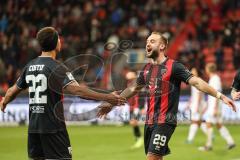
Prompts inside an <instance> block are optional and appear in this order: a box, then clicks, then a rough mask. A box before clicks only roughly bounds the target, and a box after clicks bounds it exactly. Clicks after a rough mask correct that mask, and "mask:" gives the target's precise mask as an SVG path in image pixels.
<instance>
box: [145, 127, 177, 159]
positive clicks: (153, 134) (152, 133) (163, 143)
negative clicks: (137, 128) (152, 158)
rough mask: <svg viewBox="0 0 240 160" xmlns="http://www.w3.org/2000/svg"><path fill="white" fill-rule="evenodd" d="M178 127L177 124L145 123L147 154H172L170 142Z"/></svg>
mask: <svg viewBox="0 0 240 160" xmlns="http://www.w3.org/2000/svg"><path fill="white" fill-rule="evenodd" d="M175 128H176V125H170V124H158V125H147V124H146V125H145V128H144V147H145V153H146V155H147V154H148V153H151V154H154V155H158V156H165V155H167V154H170V149H169V147H168V142H169V140H170V138H171V136H172V134H173V132H174V130H175Z"/></svg>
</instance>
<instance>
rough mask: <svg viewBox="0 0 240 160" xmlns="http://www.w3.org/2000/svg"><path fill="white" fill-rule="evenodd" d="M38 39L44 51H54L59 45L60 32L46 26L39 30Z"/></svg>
mask: <svg viewBox="0 0 240 160" xmlns="http://www.w3.org/2000/svg"><path fill="white" fill-rule="evenodd" d="M37 40H38V42H39V44H40V46H41V48H42V51H45V52H48V51H52V50H54V49H55V48H56V47H57V42H58V32H57V31H56V30H55V29H54V28H53V27H44V28H42V29H41V30H40V31H38V33H37Z"/></svg>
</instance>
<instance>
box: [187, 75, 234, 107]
mask: <svg viewBox="0 0 240 160" xmlns="http://www.w3.org/2000/svg"><path fill="white" fill-rule="evenodd" d="M188 83H189V84H190V85H192V86H194V87H196V88H197V89H199V90H200V91H202V92H204V93H207V94H209V95H211V96H213V97H216V98H218V99H221V100H222V101H223V102H224V103H225V104H227V105H228V106H229V107H231V108H232V109H233V110H234V111H235V112H236V106H235V104H234V103H233V101H232V100H231V99H230V98H228V97H227V96H225V95H224V94H222V93H220V92H218V91H216V90H215V89H214V88H212V87H211V86H209V85H208V84H207V83H206V82H205V81H204V80H202V79H201V78H198V77H195V76H193V77H192V78H190V79H189V81H188Z"/></svg>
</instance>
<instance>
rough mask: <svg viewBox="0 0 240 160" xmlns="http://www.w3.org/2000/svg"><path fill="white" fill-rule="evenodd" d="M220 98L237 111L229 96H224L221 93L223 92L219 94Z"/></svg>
mask: <svg viewBox="0 0 240 160" xmlns="http://www.w3.org/2000/svg"><path fill="white" fill-rule="evenodd" d="M221 99H222V101H223V102H224V103H225V104H226V105H228V106H229V107H231V108H232V110H233V111H234V112H236V111H237V110H236V106H235V104H234V102H233V100H231V99H230V98H228V97H227V96H225V95H223V94H222V95H221Z"/></svg>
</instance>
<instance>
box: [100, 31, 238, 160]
mask: <svg viewBox="0 0 240 160" xmlns="http://www.w3.org/2000/svg"><path fill="white" fill-rule="evenodd" d="M167 44H168V41H167V39H166V38H165V37H164V36H163V35H162V34H160V33H158V32H152V34H151V35H150V36H149V37H148V38H147V42H146V56H147V58H151V60H152V62H151V63H148V64H146V65H145V66H144V68H143V70H142V72H141V73H140V75H139V77H138V79H137V81H136V83H134V84H132V85H131V86H130V87H128V88H126V89H125V90H124V91H123V92H122V93H121V96H123V97H125V98H127V99H128V98H130V97H132V96H133V95H135V94H136V93H137V92H138V91H140V90H141V89H142V88H143V87H146V88H147V90H148V108H147V115H146V116H147V118H146V122H145V123H146V124H145V135H144V143H145V144H144V145H145V153H146V154H147V159H148V160H162V159H163V156H165V155H167V154H169V153H170V149H169V148H168V142H169V140H170V138H171V136H172V134H173V132H174V130H175V127H176V124H177V111H178V103H179V95H180V86H181V82H185V83H187V84H190V85H193V86H195V87H196V88H197V89H199V90H200V91H202V92H205V93H208V94H210V95H211V96H213V97H216V98H218V99H221V100H222V101H223V102H224V103H226V104H227V105H228V106H229V107H231V108H232V109H233V110H236V106H235V105H234V103H233V101H232V100H231V99H229V98H228V97H226V96H225V95H223V94H222V93H220V92H217V91H216V90H215V89H213V88H212V87H210V86H209V85H208V84H207V83H206V82H205V81H203V80H202V79H200V78H198V77H195V76H193V75H192V74H191V72H190V71H189V70H188V69H186V68H185V67H184V65H182V64H181V63H179V62H177V61H174V60H172V59H170V58H168V57H167V56H166V48H167ZM99 107H100V111H99V113H98V116H99V117H101V116H103V115H105V114H107V113H108V112H109V111H110V110H111V109H112V107H113V105H111V104H109V103H103V104H102V105H100V106H99Z"/></svg>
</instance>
